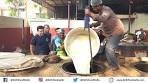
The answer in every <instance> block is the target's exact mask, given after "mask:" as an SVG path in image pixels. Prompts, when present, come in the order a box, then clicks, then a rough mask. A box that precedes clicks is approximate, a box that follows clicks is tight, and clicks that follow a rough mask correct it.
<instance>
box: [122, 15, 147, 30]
mask: <svg viewBox="0 0 148 83" xmlns="http://www.w3.org/2000/svg"><path fill="white" fill-rule="evenodd" d="M120 18H121V20H122V22H123V23H124V26H125V31H127V30H128V16H127V18H124V17H123V16H121V17H120ZM133 18H134V19H132V25H131V32H132V33H134V32H135V30H139V29H140V28H143V29H144V30H148V14H145V13H137V14H136V15H134V16H133Z"/></svg>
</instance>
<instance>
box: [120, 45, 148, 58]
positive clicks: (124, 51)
mask: <svg viewBox="0 0 148 83" xmlns="http://www.w3.org/2000/svg"><path fill="white" fill-rule="evenodd" d="M119 50H120V52H121V55H123V56H127V57H135V51H144V52H146V53H147V56H148V42H144V43H143V44H140V43H139V44H138V43H120V44H119Z"/></svg>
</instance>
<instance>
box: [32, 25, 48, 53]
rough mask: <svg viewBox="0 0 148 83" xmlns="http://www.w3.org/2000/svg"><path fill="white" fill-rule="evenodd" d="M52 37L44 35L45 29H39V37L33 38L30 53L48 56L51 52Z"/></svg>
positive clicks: (41, 27)
mask: <svg viewBox="0 0 148 83" xmlns="http://www.w3.org/2000/svg"><path fill="white" fill-rule="evenodd" d="M49 46H50V37H49V36H47V35H45V34H44V27H43V26H38V27H37V35H35V36H33V37H32V40H31V44H30V51H31V54H32V55H48V54H49V52H50V49H49Z"/></svg>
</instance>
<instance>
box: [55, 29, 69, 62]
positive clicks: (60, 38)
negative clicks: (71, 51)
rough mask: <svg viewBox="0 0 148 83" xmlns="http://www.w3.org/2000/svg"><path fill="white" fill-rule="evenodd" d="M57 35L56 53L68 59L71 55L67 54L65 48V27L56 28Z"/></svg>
mask: <svg viewBox="0 0 148 83" xmlns="http://www.w3.org/2000/svg"><path fill="white" fill-rule="evenodd" d="M56 32H57V36H55V38H54V44H55V50H56V55H57V56H59V57H60V58H61V59H68V58H69V57H67V56H66V52H65V49H64V38H65V33H64V30H63V29H60V28H58V29H56Z"/></svg>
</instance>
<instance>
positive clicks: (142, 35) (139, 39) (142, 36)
mask: <svg viewBox="0 0 148 83" xmlns="http://www.w3.org/2000/svg"><path fill="white" fill-rule="evenodd" d="M136 36H137V43H139V42H141V43H142V42H143V41H144V39H145V37H146V33H145V32H144V30H143V28H140V30H138V31H137V32H136Z"/></svg>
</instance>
